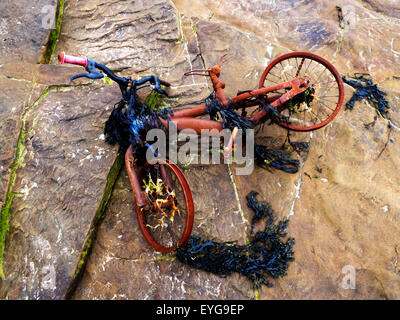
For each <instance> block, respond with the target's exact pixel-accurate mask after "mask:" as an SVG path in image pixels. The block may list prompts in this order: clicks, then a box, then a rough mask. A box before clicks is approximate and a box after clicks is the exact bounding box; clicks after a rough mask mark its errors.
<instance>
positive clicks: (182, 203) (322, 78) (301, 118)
mask: <svg viewBox="0 0 400 320" xmlns="http://www.w3.org/2000/svg"><path fill="white" fill-rule="evenodd" d="M59 60H60V63H71V64H76V65H81V66H84V67H85V68H86V70H87V72H88V73H81V74H78V75H76V76H74V77H72V78H71V80H74V79H77V78H79V77H87V78H90V79H100V78H103V77H104V76H105V75H106V76H107V77H109V78H110V79H111V80H113V81H115V82H116V83H117V84H118V85H119V87H120V89H121V93H122V99H121V101H120V102H119V103H118V105H117V106H116V107H115V108H114V110H113V112H112V114H111V116H110V119H109V121H108V122H107V123H106V128H105V132H106V134H107V135H108V141H109V142H111V143H116V142H118V143H119V145H120V147H122V149H123V150H124V151H125V164H126V168H127V172H128V176H129V180H130V183H131V186H132V190H133V193H134V201H135V211H136V216H137V220H138V222H139V227H140V230H141V232H142V234H143V236H144V238H145V239H146V240H147V242H148V243H149V244H150V246H151V247H153V248H154V249H155V250H157V251H159V252H162V253H170V252H173V251H174V250H176V248H178V247H180V246H183V245H184V244H185V243H186V242H187V240H188V239H189V237H190V234H191V231H192V227H193V221H194V204H193V197H192V193H191V190H190V187H189V183H188V182H187V180H186V178H185V176H184V174H183V172H182V171H181V169H180V168H179V167H178V166H177V165H176V164H174V163H173V162H171V161H170V160H168V159H161V160H160V159H158V160H157V161H146V160H145V159H139V158H143V156H142V155H143V154H145V153H146V150H148V149H149V148H150V150H151V151H152V152H153V153H155V152H156V151H154V150H152V149H151V145H149V144H148V143H147V142H146V140H145V137H146V132H147V131H148V130H149V129H151V128H161V127H163V128H166V129H168V127H169V126H170V125H171V123H174V125H175V126H176V127H177V129H178V131H179V130H184V129H192V130H194V131H195V132H196V133H198V134H201V131H202V130H204V129H208V130H213V129H216V130H217V131H222V130H223V129H225V128H229V129H231V131H232V135H231V138H230V140H229V142H228V144H227V145H226V147H225V152H229V151H230V150H231V148H232V145H233V143H234V140H235V137H236V134H237V132H238V130H239V129H244V128H254V127H256V126H258V125H260V124H263V123H265V122H266V121H267V120H271V121H272V122H274V123H276V124H278V125H280V126H282V127H284V128H287V129H289V130H294V131H312V130H316V129H320V128H322V127H324V126H326V125H327V124H328V123H330V122H331V121H332V120H333V119H334V118H335V116H336V115H337V114H338V112H339V111H340V109H341V107H342V104H343V100H344V88H343V82H342V78H341V76H340V74H339V73H338V71H337V70H336V69H335V67H334V66H333V65H332V64H331V63H329V62H328V61H327V60H325V59H323V58H321V57H319V56H317V55H315V54H312V53H308V52H293V53H288V54H284V55H282V56H280V57H278V58H276V59H275V60H273V61H272V62H271V63H270V64H269V65H268V66H267V68H266V69H265V70H264V72H263V74H262V76H261V79H260V82H259V84H258V89H256V90H246V91H240V92H238V94H237V96H235V97H232V98H227V97H226V96H225V94H224V88H225V82H222V81H220V80H219V76H220V74H221V67H222V64H223V57H221V59H220V62H219V64H218V65H216V66H214V67H212V68H210V69H196V70H190V71H188V72H186V73H185V75H201V76H208V77H210V80H211V82H212V85H213V93H212V94H211V95H210V97H209V98H208V99H206V103H205V104H204V105H196V106H189V107H186V108H183V109H175V110H171V109H167V110H162V111H161V112H156V111H154V110H151V108H148V107H147V106H146V105H145V104H143V103H141V102H140V101H139V98H138V96H137V91H138V90H140V89H142V88H144V87H146V86H149V84H147V83H150V86H151V87H152V88H153V89H154V90H155V91H157V92H159V93H160V94H165V95H167V92H166V91H164V89H162V87H161V85H163V86H166V87H169V86H170V84H169V83H168V82H166V81H163V80H160V79H159V78H158V77H157V76H155V75H152V76H150V77H145V78H142V79H140V80H132V79H131V78H130V77H118V76H116V75H115V74H114V73H113V72H112V71H111V70H109V69H108V68H107V67H105V66H104V65H102V64H99V63H97V62H95V61H93V60H91V59H86V58H76V57H72V56H68V55H65V54H64V53H61V54H60V56H59ZM98 70H100V71H102V72H103V73H102V72H99V71H98ZM205 115H210V119H204V117H203V118H199V117H201V116H205ZM218 115H219V116H220V118H221V119H222V121H219V120H218Z"/></svg>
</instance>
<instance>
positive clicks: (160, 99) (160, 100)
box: [145, 90, 170, 110]
mask: <svg viewBox="0 0 400 320" xmlns="http://www.w3.org/2000/svg"><path fill="white" fill-rule="evenodd" d="M145 104H146V105H147V106H148V107H150V108H151V109H153V110H159V109H164V108H168V107H169V106H170V105H169V104H168V103H167V102H166V98H165V96H164V95H162V94H160V93H158V92H157V91H154V90H153V91H152V92H151V93H150V94H149V95H148V96H147V98H146V102H145Z"/></svg>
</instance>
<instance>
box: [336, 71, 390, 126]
mask: <svg viewBox="0 0 400 320" xmlns="http://www.w3.org/2000/svg"><path fill="white" fill-rule="evenodd" d="M342 78H343V81H344V82H345V83H347V84H348V85H349V86H351V87H353V88H355V89H356V91H355V92H354V94H353V96H352V97H351V99H350V100H349V101H348V102H347V103H346V109H350V110H353V108H354V104H355V102H356V101H360V102H361V101H362V100H364V99H367V100H368V102H369V103H370V104H371V105H372V106H373V107H374V108H375V109H376V110H377V112H378V114H379V115H381V116H382V117H384V118H385V119H389V117H388V111H389V109H390V106H389V103H388V102H387V100H386V99H385V97H384V96H386V95H387V94H386V92H383V91H381V90H379V89H378V85H377V84H374V83H373V82H372V78H371V76H370V75H369V74H367V73H361V74H360V73H356V74H354V77H351V78H350V79H347V78H346V77H345V76H343V77H342Z"/></svg>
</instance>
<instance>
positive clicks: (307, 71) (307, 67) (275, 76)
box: [259, 52, 344, 131]
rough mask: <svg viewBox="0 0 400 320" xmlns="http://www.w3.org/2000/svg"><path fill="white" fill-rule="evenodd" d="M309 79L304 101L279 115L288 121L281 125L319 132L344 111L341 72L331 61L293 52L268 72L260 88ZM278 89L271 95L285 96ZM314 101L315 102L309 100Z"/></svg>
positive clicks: (282, 91) (287, 107) (289, 106)
mask: <svg viewBox="0 0 400 320" xmlns="http://www.w3.org/2000/svg"><path fill="white" fill-rule="evenodd" d="M304 76H307V77H309V78H310V79H311V82H312V83H313V87H312V90H314V93H311V92H310V91H311V90H310V91H309V92H308V96H307V95H306V94H305V95H304V102H303V100H301V102H299V103H293V102H292V103H286V104H285V105H283V106H282V107H281V108H280V109H278V112H279V113H280V114H281V115H282V116H283V118H288V120H278V123H279V125H281V126H283V127H285V128H288V129H291V130H295V131H311V130H315V129H319V128H321V127H323V126H325V125H327V124H328V123H329V122H331V121H332V120H333V119H334V118H335V117H336V115H337V114H338V112H339V111H340V109H341V107H342V104H343V100H344V87H343V81H342V78H341V76H340V74H339V72H338V71H337V70H336V69H335V67H334V66H333V65H332V64H331V63H330V62H328V61H327V60H325V59H323V58H321V57H319V56H317V55H315V54H312V53H309V52H293V53H288V54H285V55H282V56H280V57H278V58H277V59H275V60H274V61H272V62H271V63H270V64H269V65H268V67H267V68H266V69H265V70H264V72H263V74H262V76H261V79H260V83H259V88H263V87H268V86H271V85H274V84H277V83H282V82H286V81H289V80H292V79H293V78H297V77H304ZM283 93H285V91H284V90H278V91H277V92H272V93H271V94H283ZM309 100H311V101H309Z"/></svg>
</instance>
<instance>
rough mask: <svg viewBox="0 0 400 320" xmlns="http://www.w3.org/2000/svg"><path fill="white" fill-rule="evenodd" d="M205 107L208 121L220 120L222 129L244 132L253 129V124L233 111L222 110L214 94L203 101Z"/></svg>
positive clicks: (228, 109)
mask: <svg viewBox="0 0 400 320" xmlns="http://www.w3.org/2000/svg"><path fill="white" fill-rule="evenodd" d="M205 105H206V108H207V113H208V114H209V115H210V119H211V120H218V119H221V120H222V126H223V128H224V129H230V130H233V129H234V128H235V127H237V128H238V129H241V130H243V131H245V130H246V129H252V128H253V127H254V123H253V122H252V121H251V120H250V119H248V118H246V117H243V116H241V115H239V114H238V113H236V112H235V111H234V110H233V109H230V108H224V107H223V106H222V105H221V103H220V102H219V101H218V100H217V99H216V97H215V94H214V92H213V93H211V94H210V95H209V96H208V97H207V98H206V99H205Z"/></svg>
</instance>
